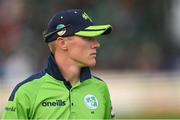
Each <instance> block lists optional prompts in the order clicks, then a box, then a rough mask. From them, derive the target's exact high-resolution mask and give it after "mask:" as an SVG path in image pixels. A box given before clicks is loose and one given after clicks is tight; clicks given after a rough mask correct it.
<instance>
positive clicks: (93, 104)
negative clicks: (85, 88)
mask: <svg viewBox="0 0 180 120" xmlns="http://www.w3.org/2000/svg"><path fill="white" fill-rule="evenodd" d="M84 104H85V105H86V107H88V108H89V109H97V108H98V100H97V98H96V96H95V95H92V94H87V95H85V97H84Z"/></svg>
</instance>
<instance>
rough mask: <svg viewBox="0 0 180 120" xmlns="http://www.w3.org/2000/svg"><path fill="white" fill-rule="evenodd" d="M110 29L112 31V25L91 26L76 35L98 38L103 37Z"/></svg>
mask: <svg viewBox="0 0 180 120" xmlns="http://www.w3.org/2000/svg"><path fill="white" fill-rule="evenodd" d="M109 29H112V26H111V25H97V26H89V27H87V28H86V29H85V30H82V31H79V32H77V33H75V35H77V36H82V37H97V36H100V35H103V34H104V33H105V32H106V31H107V30H109Z"/></svg>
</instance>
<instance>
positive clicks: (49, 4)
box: [0, 0, 180, 119]
mask: <svg viewBox="0 0 180 120" xmlns="http://www.w3.org/2000/svg"><path fill="white" fill-rule="evenodd" d="M69 8H81V9H83V10H84V11H85V12H86V13H87V14H88V15H89V16H90V17H91V18H92V19H93V21H94V22H95V23H97V24H111V25H112V26H113V32H112V34H110V35H108V36H103V37H98V39H99V41H100V43H101V48H100V49H98V57H97V65H96V67H94V68H93V72H94V74H96V75H97V76H99V77H100V78H102V79H104V80H105V81H106V82H107V83H108V86H109V89H110V92H111V99H112V103H113V108H114V109H113V111H114V113H115V114H116V116H117V118H169V119H171V118H179V119H180V76H179V72H180V1H179V0H89V1H87V0H0V82H1V84H0V116H1V114H2V111H3V108H4V106H5V103H6V101H7V99H8V96H9V95H10V92H11V90H12V89H13V87H14V86H15V85H16V84H17V83H18V82H20V81H22V80H24V79H26V78H27V77H28V76H29V75H31V74H33V73H36V72H37V71H39V70H41V69H43V68H44V67H45V66H46V62H47V56H48V54H49V51H48V48H47V45H46V43H44V41H43V37H42V32H43V31H44V30H45V29H46V27H47V23H48V21H49V19H50V18H51V17H52V15H54V14H55V13H56V12H58V11H60V10H64V9H69Z"/></svg>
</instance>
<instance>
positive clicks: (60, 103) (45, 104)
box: [42, 100, 66, 107]
mask: <svg viewBox="0 0 180 120" xmlns="http://www.w3.org/2000/svg"><path fill="white" fill-rule="evenodd" d="M65 105H66V104H65V101H63V100H55V101H51V102H48V101H46V102H42V106H43V107H51V106H53V107H55V106H65Z"/></svg>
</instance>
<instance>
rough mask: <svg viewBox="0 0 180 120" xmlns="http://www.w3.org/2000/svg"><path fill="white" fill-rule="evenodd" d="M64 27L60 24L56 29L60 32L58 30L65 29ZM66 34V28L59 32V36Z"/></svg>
mask: <svg viewBox="0 0 180 120" xmlns="http://www.w3.org/2000/svg"><path fill="white" fill-rule="evenodd" d="M63 27H64V25H63V24H59V25H58V26H57V27H56V29H57V30H58V29H61V28H63ZM65 33H66V28H64V29H62V30H61V31H59V32H58V33H57V34H58V35H60V36H62V35H64V34H65Z"/></svg>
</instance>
